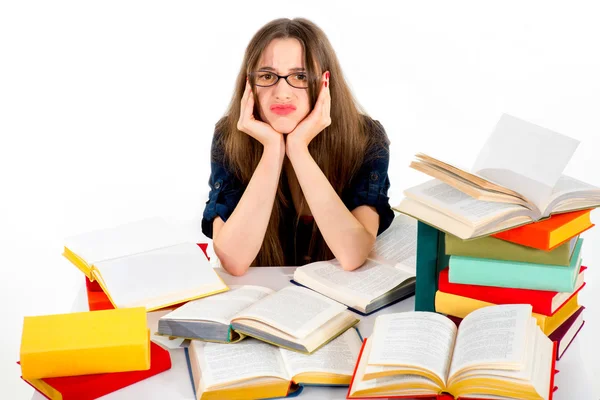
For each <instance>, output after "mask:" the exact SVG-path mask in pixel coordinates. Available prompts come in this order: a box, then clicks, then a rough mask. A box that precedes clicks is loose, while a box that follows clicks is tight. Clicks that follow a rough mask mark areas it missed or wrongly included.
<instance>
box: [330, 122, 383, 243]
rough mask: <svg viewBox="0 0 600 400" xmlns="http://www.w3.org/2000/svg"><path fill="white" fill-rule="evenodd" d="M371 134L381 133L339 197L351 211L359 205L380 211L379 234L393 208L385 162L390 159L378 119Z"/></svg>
mask: <svg viewBox="0 0 600 400" xmlns="http://www.w3.org/2000/svg"><path fill="white" fill-rule="evenodd" d="M372 126H373V129H374V132H373V133H372V134H374V135H382V137H381V139H382V140H379V141H375V142H379V143H377V144H374V145H371V146H369V148H368V150H367V152H366V155H365V159H364V162H363V164H362V165H361V167H360V168H359V170H358V172H357V173H356V174H355V176H354V177H353V178H352V180H351V182H350V184H349V186H348V187H347V188H345V189H344V190H343V192H342V196H341V197H342V201H343V202H344V204H345V205H346V207H348V210H350V211H352V210H354V209H355V208H356V207H358V206H361V205H368V206H372V207H374V208H375V210H376V211H377V213H378V214H379V229H378V230H377V235H378V236H379V235H380V234H381V233H383V232H384V231H385V230H386V229H387V228H389V226H390V225H391V224H392V220H393V219H394V211H393V210H392V208H391V206H390V203H389V200H390V199H389V197H388V189H389V188H390V179H389V177H388V166H389V163H390V150H389V139H388V138H387V135H386V133H385V130H384V128H383V126H382V125H381V124H380V123H379V121H373V124H372Z"/></svg>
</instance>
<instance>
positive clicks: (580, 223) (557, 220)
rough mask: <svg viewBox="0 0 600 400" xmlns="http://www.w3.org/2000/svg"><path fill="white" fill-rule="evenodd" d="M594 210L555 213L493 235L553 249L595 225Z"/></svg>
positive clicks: (531, 245) (510, 240)
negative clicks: (592, 212)
mask: <svg viewBox="0 0 600 400" xmlns="http://www.w3.org/2000/svg"><path fill="white" fill-rule="evenodd" d="M591 211H592V210H589V209H588V210H579V211H573V212H568V213H563V214H554V215H551V216H550V218H547V219H545V220H542V221H538V222H534V223H532V224H527V225H522V226H519V227H517V228H514V229H509V230H506V231H504V232H498V233H496V234H494V235H492V236H494V237H496V238H498V239H502V240H507V241H509V242H512V243H517V244H520V245H522V246H528V247H533V248H536V249H540V250H552V249H554V248H556V247H557V246H560V245H561V244H563V243H565V242H566V241H568V240H569V239H571V238H573V237H575V236H577V235H579V234H580V233H582V232H584V231H586V230H588V229H590V228H591V227H593V226H594V224H593V223H592V221H591V220H590V213H591Z"/></svg>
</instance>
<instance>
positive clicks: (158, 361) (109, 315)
mask: <svg viewBox="0 0 600 400" xmlns="http://www.w3.org/2000/svg"><path fill="white" fill-rule="evenodd" d="M20 357H21V359H20V362H19V363H20V364H21V374H22V379H23V380H24V381H25V382H27V383H28V384H29V385H31V386H32V387H33V388H35V389H36V390H38V391H39V392H40V393H42V394H43V395H44V396H46V397H47V398H49V399H52V400H54V399H62V400H68V399H73V400H75V399H77V400H82V399H95V398H98V397H101V396H104V395H106V394H108V393H112V392H114V391H116V390H119V389H121V388H123V387H125V386H129V385H131V384H134V383H136V382H139V381H141V380H144V379H146V378H149V377H151V376H154V375H156V374H159V373H161V372H163V371H166V370H168V369H170V368H171V358H170V355H169V352H168V351H167V350H165V349H162V348H161V347H159V346H158V345H156V344H154V343H152V342H150V340H149V331H148V328H147V326H146V310H145V309H144V308H143V307H137V308H123V309H113V310H102V311H94V312H79V313H69V314H55V315H44V316H32V317H25V319H24V323H23V334H22V338H21V350H20Z"/></svg>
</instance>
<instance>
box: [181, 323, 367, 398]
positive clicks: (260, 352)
mask: <svg viewBox="0 0 600 400" xmlns="http://www.w3.org/2000/svg"><path fill="white" fill-rule="evenodd" d="M360 347H361V338H360V336H359V334H358V332H357V331H356V330H355V329H349V330H347V331H346V332H344V334H342V335H341V336H339V337H337V338H336V339H335V340H333V341H331V342H329V343H328V344H326V345H325V346H323V347H322V348H320V349H319V350H317V351H316V352H315V353H313V354H311V355H305V354H300V353H296V352H293V351H288V350H285V349H282V348H278V347H274V346H271V345H269V344H267V343H263V342H260V341H257V340H254V339H247V340H244V341H243V342H241V343H238V344H236V345H234V346H228V345H225V344H219V343H203V342H199V341H196V340H194V341H192V344H191V345H190V347H189V348H188V349H186V350H187V353H186V354H187V357H188V361H189V365H190V370H191V371H190V372H191V375H192V382H193V384H194V391H195V394H196V399H198V400H201V399H238V400H240V399H265V398H273V397H287V396H290V395H297V394H299V392H300V391H301V390H302V387H303V386H305V385H326V386H347V385H348V384H349V383H350V379H351V377H352V371H353V370H354V365H355V363H356V359H357V358H358V353H359V351H360Z"/></svg>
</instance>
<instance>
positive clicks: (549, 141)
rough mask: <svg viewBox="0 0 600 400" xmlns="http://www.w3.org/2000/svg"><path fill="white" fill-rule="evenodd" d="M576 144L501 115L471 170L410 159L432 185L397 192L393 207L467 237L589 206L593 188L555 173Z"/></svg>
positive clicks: (597, 197) (597, 199)
mask: <svg viewBox="0 0 600 400" xmlns="http://www.w3.org/2000/svg"><path fill="white" fill-rule="evenodd" d="M578 144H579V142H578V141H576V140H574V139H571V138H569V137H566V136H564V135H561V134H559V133H556V132H553V131H550V130H548V129H545V128H542V127H540V126H537V125H534V124H530V123H528V122H526V121H523V120H521V119H518V118H515V117H512V116H509V115H506V114H504V115H503V116H502V118H501V119H500V121H499V122H498V124H497V126H496V129H495V130H494V132H493V133H492V135H491V136H490V137H489V139H488V140H487V142H486V143H485V145H484V147H483V149H482V150H481V151H480V153H479V155H478V157H477V160H476V162H475V164H474V166H473V168H472V169H471V171H472V172H468V171H467V170H466V169H462V168H459V167H456V166H454V165H450V164H448V163H445V162H443V161H440V160H438V159H436V158H433V157H430V156H428V155H425V154H417V156H416V157H417V161H413V162H412V163H411V164H410V166H411V168H413V169H416V170H418V171H421V172H423V173H426V174H427V175H430V176H432V177H433V178H436V179H434V180H432V181H428V182H425V183H423V184H420V185H417V186H415V187H412V188H410V189H407V190H405V192H404V195H405V196H406V197H405V199H403V200H402V202H401V203H400V204H399V205H398V206H397V207H394V209H396V210H397V211H400V212H403V213H406V214H408V215H411V216H413V217H415V218H417V219H420V220H422V221H424V222H427V223H429V224H430V225H434V226H436V227H438V228H440V229H442V230H444V231H446V232H450V233H452V234H454V235H456V236H458V237H460V238H462V239H468V238H473V237H479V236H485V235H488V234H491V233H495V232H498V231H501V230H505V229H509V228H512V227H515V226H518V225H522V224H525V223H528V222H532V221H537V220H540V219H542V218H545V217H548V216H549V215H550V214H554V213H562V212H567V211H574V210H580V209H587V208H594V207H597V206H599V205H600V188H598V187H596V186H593V185H590V184H588V183H585V182H582V181H580V180H577V179H575V178H572V177H570V176H567V175H564V174H563V171H564V168H565V167H566V165H567V163H568V162H569V160H570V159H571V157H572V156H573V153H574V151H575V149H576V148H577V145H578Z"/></svg>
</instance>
